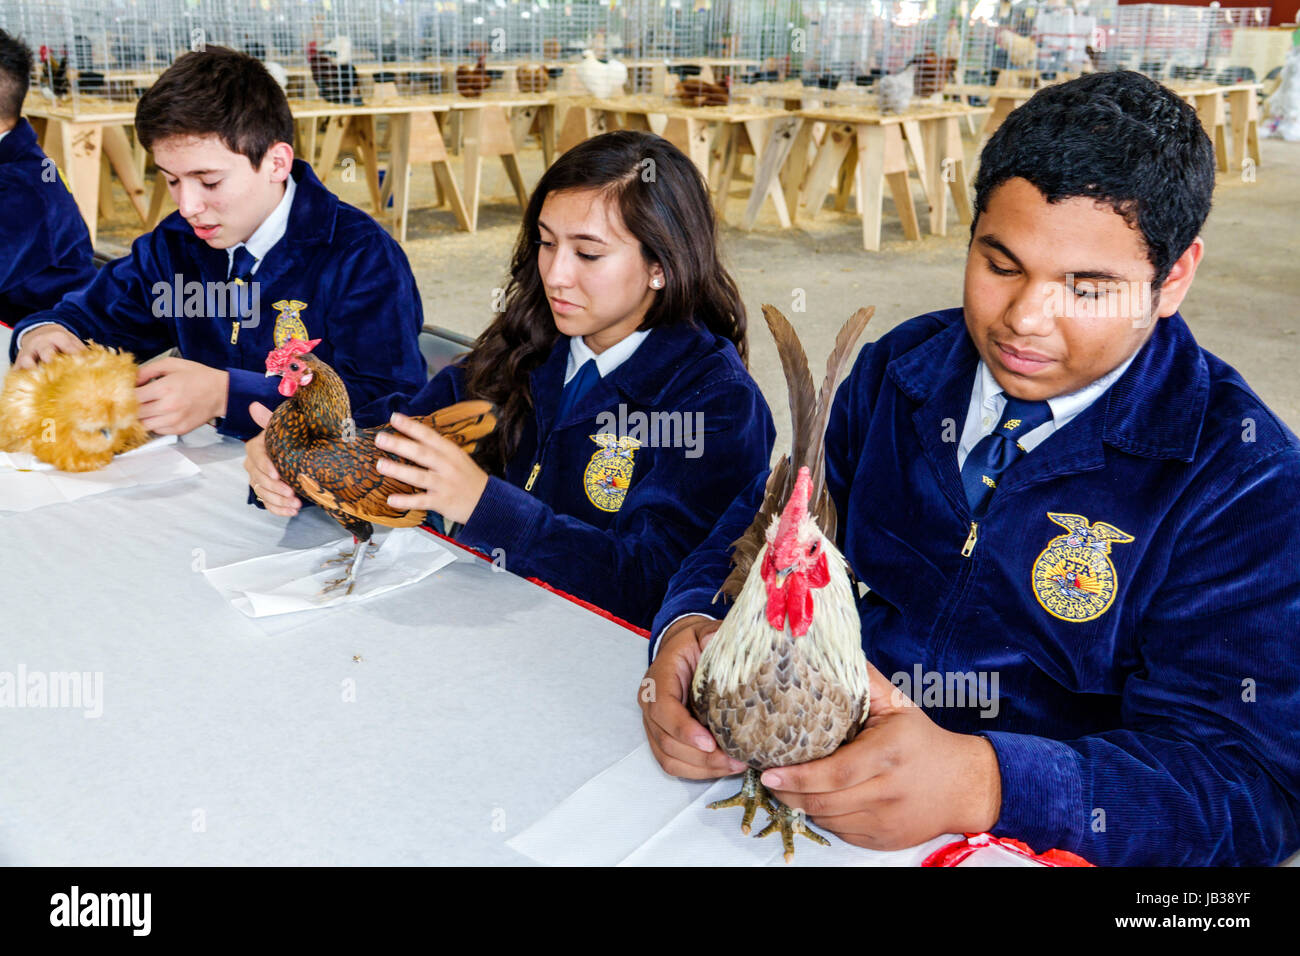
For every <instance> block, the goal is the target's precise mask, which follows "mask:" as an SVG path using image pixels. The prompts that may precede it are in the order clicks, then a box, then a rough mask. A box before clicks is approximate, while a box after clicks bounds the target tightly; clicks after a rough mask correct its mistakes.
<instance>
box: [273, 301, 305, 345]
mask: <svg viewBox="0 0 1300 956" xmlns="http://www.w3.org/2000/svg"><path fill="white" fill-rule="evenodd" d="M271 308H273V309H275V347H276V348H283V347H284V343H285V342H288V341H289V340H290V339H302V340H303V341H304V342H307V341H309V340H310V339H311V336H310V335H308V334H307V326H306V325H304V324H303V321H302V310H303V309H305V308H307V303H306V302H299V301H298V300H297V299H281V300H280V301H279V302H272V303H271Z"/></svg>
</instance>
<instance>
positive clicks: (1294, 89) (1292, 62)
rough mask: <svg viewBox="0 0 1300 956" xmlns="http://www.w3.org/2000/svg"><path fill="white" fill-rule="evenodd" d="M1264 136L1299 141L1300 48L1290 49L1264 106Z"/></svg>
mask: <svg viewBox="0 0 1300 956" xmlns="http://www.w3.org/2000/svg"><path fill="white" fill-rule="evenodd" d="M1264 115H1265V117H1266V120H1265V123H1264V128H1265V130H1266V132H1265V135H1267V136H1275V137H1278V138H1280V139H1285V140H1289V141H1291V142H1295V141H1296V140H1300V47H1292V48H1291V52H1290V53H1288V54H1287V56H1286V63H1285V64H1284V65H1283V67H1282V75H1281V77H1280V81H1279V83H1278V86H1277V89H1276V90H1274V91H1273V95H1272V96H1270V97H1269V98H1268V102H1267V103H1266V104H1265V106H1264Z"/></svg>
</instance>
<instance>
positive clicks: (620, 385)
mask: <svg viewBox="0 0 1300 956" xmlns="http://www.w3.org/2000/svg"><path fill="white" fill-rule="evenodd" d="M717 346H718V343H717V337H716V336H715V335H714V334H713V333H712V332H710V331H709V330H708V329H706V328H705V327H704V326H702V325H697V324H696V323H695V322H694V321H693V320H692V321H686V322H678V323H676V324H675V325H669V326H660V327H658V328H655V329H652V330H651V331H650V335H649V336H648V337H647V338H646V340H645V341H644V342H642V343H641V345H640V346H639V347H638V348H637V350H636V356H635V359H634V360H633V359H629V360H628V361H626V362H624V363H623V364H622V365H620V366H619V367H618V368H616V369H614V371H613V372H611V373H610V374H609V375H608V376H606V377H605V378H602V379H601V380H600V381H599V382H597V383H596V384H595V385H594V386H592V388H591V391H590V392H588V393H587V394H586V395H584V396H583V397H582V400H581V401H579V402H578V404H577V405H575V406H574V408H573V411H572V413H571V414H570V415H569V420H580V419H583V418H590V417H591V413H592V412H593V411H595V410H598V408H603V407H606V406H607V405H608V403H609V400H610V399H611V398H613V395H614V393H615V392H618V393H619V394H621V395H622V396H623V397H624V398H625V399H626V400H627V401H629V402H631V403H633V404H637V405H644V406H655V405H658V404H660V403H662V401H663V400H664V396H665V395H666V394H667V393H668V391H669V390H670V389H671V388H673V386H674V384H675V379H676V378H677V375H678V373H680V372H681V370H682V369H684V368H686V367H687V366H688V365H691V364H692V363H693V362H696V361H697V360H698V359H699V357H700V356H701V355H703V354H705V353H706V352H708V351H709V350H711V349H714V348H717ZM568 358H569V338H568V336H565V335H561V336H559V337H558V338H557V339H556V340H555V344H554V345H552V346H551V354H550V355H549V356H547V358H546V361H545V362H543V363H542V364H541V366H539V367H538V368H536V369H534V370H533V372H532V374H531V376H530V382H531V384H532V392H533V401H534V404H535V405H536V411H537V425H538V429H539V430H540V432H541V434H546V433H547V432H548V431H549V430H550V428H551V425H552V416H554V414H555V408H554V407H553V405H554V403H553V402H551V403H548V402H542V403H540V404H537V396H539V395H558V394H559V393H560V390H561V389H562V388H563V387H564V370H565V363H566V362H567V361H568ZM555 424H556V425H558V426H564V425H566V424H567V422H555Z"/></svg>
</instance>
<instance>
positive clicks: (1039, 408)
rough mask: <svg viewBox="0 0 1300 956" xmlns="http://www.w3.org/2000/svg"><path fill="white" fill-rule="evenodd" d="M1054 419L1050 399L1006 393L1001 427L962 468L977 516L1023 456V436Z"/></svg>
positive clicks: (987, 438)
mask: <svg viewBox="0 0 1300 956" xmlns="http://www.w3.org/2000/svg"><path fill="white" fill-rule="evenodd" d="M1051 420H1052V407H1051V406H1050V405H1048V404H1047V402H1026V401H1022V400H1021V399H1018V398H1011V397H1010V396H1007V407H1006V408H1005V409H1004V410H1003V412H1002V418H1001V420H1000V421H999V422H998V427H997V428H995V429H993V434H991V435H985V436H984V437H983V438H981V439H980V440H979V443H978V444H976V445H975V447H974V448H972V449H971V451H970V454H969V455H967V456H966V464H965V465H963V466H962V469H961V483H962V485H964V486H965V488H966V500H967V501H968V502H969V503H970V510H971V514H972V515H973V516H974V517H976V518H978V517H980V516H982V515H983V514H984V512H985V511H986V510H987V509H988V506H989V499H990V498H992V497H993V489H995V488H996V487H997V486H998V482H999V481H1001V480H1002V474H1003V472H1005V471H1006V470H1007V469H1008V468H1010V467H1011V466H1012V465H1013V464H1015V463H1016V462H1017V461H1019V460H1020V459H1021V458H1023V457H1024V455H1025V449H1024V447H1023V446H1022V445H1021V444H1020V439H1021V438H1022V437H1024V436H1025V435H1027V434H1029V433H1030V432H1031V431H1033V430H1034V429H1035V428H1037V427H1038V426H1039V425H1042V424H1044V423H1045V422H1050V421H1051Z"/></svg>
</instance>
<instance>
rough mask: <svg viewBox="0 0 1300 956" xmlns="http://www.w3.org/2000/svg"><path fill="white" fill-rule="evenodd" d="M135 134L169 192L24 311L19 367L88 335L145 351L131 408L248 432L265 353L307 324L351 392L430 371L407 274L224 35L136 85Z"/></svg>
mask: <svg viewBox="0 0 1300 956" xmlns="http://www.w3.org/2000/svg"><path fill="white" fill-rule="evenodd" d="M135 126H136V133H137V135H138V136H139V138H140V142H141V143H142V144H143V145H144V146H145V147H146V148H147V149H149V150H150V151H151V152H152V153H153V157H154V162H155V164H156V165H157V167H158V169H159V171H160V172H162V173H163V174H164V175H165V176H166V177H167V184H168V186H169V187H170V189H171V192H172V196H173V198H175V200H176V204H177V206H178V207H179V208H178V209H177V211H176V212H175V213H173V214H172V215H170V216H168V217H167V218H166V219H164V220H163V221H162V223H160V224H159V226H158V228H157V229H155V230H153V232H151V233H149V234H147V235H144V236H141V237H140V238H139V239H137V240H136V241H135V243H134V245H133V246H132V249H131V255H129V256H128V257H126V258H124V259H119V260H118V261H117V262H114V263H113V264H111V265H109V266H106V267H105V268H104V269H102V270H100V272H99V274H98V275H97V276H96V277H95V279H94V281H93V282H92V283H91V284H90V286H89V287H88V288H86V289H85V290H84V291H82V292H79V293H77V294H74V295H69V296H67V297H65V298H64V299H63V300H62V301H61V302H59V303H58V305H56V306H55V307H53V308H52V309H49V310H48V311H44V312H39V313H37V314H35V315H32V316H29V317H28V318H26V319H24V320H23V321H21V322H19V323H18V324H17V325H16V326H15V329H14V339H13V342H12V344H11V345H10V352H11V358H12V359H13V362H14V365H15V366H16V367H18V368H24V367H30V366H32V365H34V364H36V363H37V362H39V361H41V360H42V359H44V358H48V357H49V356H50V355H52V354H53V353H55V352H70V351H76V350H78V349H80V348H82V347H83V345H82V342H83V340H88V339H93V340H94V341H96V342H98V343H100V344H102V345H109V346H116V347H120V348H124V349H128V350H130V351H131V352H133V353H134V354H135V356H136V358H137V359H139V360H141V361H143V360H145V359H147V358H149V357H151V356H153V355H155V354H157V353H159V352H162V351H165V350H166V349H168V348H173V347H175V348H178V349H179V351H180V357H172V358H165V359H162V360H160V361H157V362H151V363H149V364H148V365H147V366H145V367H143V368H141V370H140V377H139V380H138V382H137V385H138V386H139V388H138V389H137V395H138V397H139V399H140V419H141V422H142V423H143V424H144V425H145V427H146V428H149V429H151V430H152V431H154V432H157V433H159V434H184V433H185V432H188V431H191V430H192V429H194V428H197V427H198V426H199V425H202V424H203V423H204V422H207V421H208V420H210V419H214V418H215V419H218V420H219V423H218V430H219V431H221V432H222V433H223V434H228V435H231V436H234V437H236V438H241V439H244V438H249V437H251V436H252V435H253V434H255V433H256V432H257V431H258V428H257V426H256V425H254V424H253V421H252V419H251V418H249V414H248V407H249V405H250V404H251V403H252V402H255V401H257V402H261V403H262V404H264V405H267V406H270V407H274V406H275V405H277V404H279V402H280V401H281V400H282V399H281V397H280V396H279V394H278V393H277V391H276V384H277V383H276V380H274V379H268V378H266V374H265V369H266V356H267V353H268V352H270V351H271V350H272V349H273V348H276V347H277V346H279V345H282V344H283V343H284V341H285V340H286V339H288V338H292V337H297V338H302V339H313V338H319V339H321V340H322V342H321V345H320V346H319V348H318V350H317V354H318V355H319V357H320V358H322V359H323V360H325V361H326V362H328V363H329V364H330V365H331V366H333V367H334V369H335V370H336V371H337V372H338V373H339V375H340V377H341V378H342V379H343V383H344V385H345V386H346V387H347V389H348V394H349V398H350V399H351V401H352V405H353V408H354V409H365V408H366V407H367V406H368V405H370V404H371V403H376V402H378V406H381V413H382V409H384V408H387V404H386V402H385V396H389V395H390V394H391V393H393V392H394V391H395V390H403V391H407V392H414V391H416V390H417V389H419V388H420V387H421V386H422V385H423V384H424V382H425V377H426V372H425V364H424V359H423V357H422V356H421V354H420V350H419V339H418V336H419V333H420V328H421V325H422V324H423V318H422V311H421V308H420V296H419V293H418V291H417V290H416V287H415V278H414V276H413V275H412V274H411V267H410V265H409V263H408V262H407V261H406V256H405V255H404V254H403V252H402V250H401V247H399V246H398V245H397V243H396V242H395V241H394V240H393V239H392V238H391V237H390V236H389V235H388V234H387V233H385V232H384V231H383V229H382V228H380V226H379V224H378V223H376V222H375V221H374V220H373V219H371V218H370V217H369V216H368V215H366V214H365V213H363V212H361V211H360V210H358V209H355V208H353V207H352V206H349V205H347V204H346V203H343V202H340V201H339V199H338V198H337V197H336V196H334V195H333V194H332V193H330V192H329V191H328V190H327V189H326V188H325V187H324V186H323V185H321V183H320V180H318V179H317V178H316V176H315V174H314V173H313V172H312V170H311V167H310V166H309V165H308V164H306V163H304V162H303V161H301V160H295V159H294V157H293V147H292V145H290V144H291V143H292V142H293V116H292V114H291V113H290V111H289V103H288V100H286V99H285V96H284V91H283V90H281V89H280V87H279V86H278V85H277V84H276V82H275V80H274V79H273V78H272V77H271V75H270V74H269V73H267V71H266V69H265V67H263V66H262V64H261V63H259V62H258V61H257V60H256V59H254V58H252V57H249V56H245V55H244V54H242V53H236V52H234V51H232V50H227V49H223V48H221V47H208V48H207V49H206V50H204V51H202V52H193V53H186V54H184V55H182V56H180V57H178V58H177V60H176V62H175V63H173V64H172V66H171V67H170V68H169V69H168V70H167V71H166V72H165V73H164V74H163V75H162V76H161V77H160V78H159V79H158V81H157V82H156V83H155V84H154V85H153V86H152V87H151V88H150V89H149V90H148V91H147V92H146V93H145V95H144V96H142V97H141V98H140V103H139V106H138V107H137V109H136V121H135Z"/></svg>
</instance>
